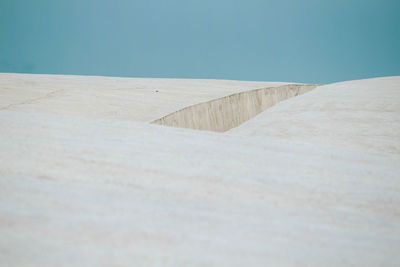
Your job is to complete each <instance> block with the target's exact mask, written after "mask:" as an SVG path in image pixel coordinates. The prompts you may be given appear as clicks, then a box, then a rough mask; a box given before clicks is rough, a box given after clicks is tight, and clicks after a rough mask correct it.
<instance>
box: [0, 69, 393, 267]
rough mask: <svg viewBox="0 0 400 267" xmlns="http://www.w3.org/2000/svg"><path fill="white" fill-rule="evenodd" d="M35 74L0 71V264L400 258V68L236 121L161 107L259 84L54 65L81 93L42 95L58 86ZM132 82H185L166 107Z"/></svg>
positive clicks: (373, 262)
mask: <svg viewBox="0 0 400 267" xmlns="http://www.w3.org/2000/svg"><path fill="white" fill-rule="evenodd" d="M15 77H18V79H16V78H15ZM27 77H28V76H27ZM35 77H36V76H35V75H30V76H29V77H28V78H27V79H28V80H30V81H31V82H32V83H30V82H27V81H26V80H25V78H26V77H23V76H19V75H14V74H1V75H0V84H1V85H0V103H1V106H2V107H3V108H2V109H1V110H0V237H1V238H0V265H2V266H63V265H64V266H71V265H78V266H87V265H103V266H110V265H114V266H149V265H151V266H159V265H166V266H210V265H211V266H321V265H322V266H398V265H399V264H400V254H399V251H400V179H399V177H400V155H399V142H400V139H399V138H400V134H399V131H400V117H399V114H400V109H399V103H400V78H399V77H387V78H379V79H369V80H360V81H350V82H343V83H337V84H331V85H324V86H319V87H317V88H315V89H314V90H312V91H311V92H308V93H305V94H303V95H301V96H297V97H294V98H291V99H288V100H285V101H282V102H280V103H278V104H276V105H275V106H273V107H271V108H269V109H266V110H265V111H264V112H262V113H260V114H259V115H257V116H256V117H254V118H252V119H250V120H249V121H247V122H245V123H244V124H242V125H240V126H238V127H237V128H234V129H231V130H230V131H227V132H224V133H217V132H210V131H197V130H192V129H182V128H172V127H167V126H161V125H156V124H150V123H149V121H151V120H152V119H153V118H157V117H158V116H160V115H161V116H160V117H162V116H165V115H167V114H169V113H170V112H173V111H174V110H173V109H175V111H176V110H179V109H181V108H182V107H185V106H190V105H193V104H195V103H200V102H202V101H209V100H212V99H215V98H218V97H222V96H223V95H230V94H233V93H235V90H240V91H242V90H243V91H245V90H252V89H255V88H257V86H258V84H252V83H248V84H249V87H245V86H242V87H241V88H239V87H240V86H239V87H237V89H234V90H233V89H232V88H228V86H227V87H226V88H227V89H223V88H225V87H224V86H225V85H230V84H231V83H232V84H235V85H234V87H235V86H236V83H237V82H229V81H201V80H197V81H190V80H184V81H179V80H172V81H170V80H158V79H154V80H152V79H137V80H136V79H131V80H129V79H128V80H129V86H128V85H126V84H125V79H120V78H97V77H87V78H85V77H82V76H81V77H63V76H57V79H60V80H62V83H60V84H63V85H62V86H65V87H67V88H75V89H71V94H66V95H65V96H64V97H61V95H62V93H61V95H57V93H55V94H56V95H55V96H58V97H54V98H52V97H50V98H48V99H47V100H46V99H43V102H42V99H41V100H39V101H36V100H35V101H33V102H30V101H32V98H36V97H42V96H46V94H50V95H52V92H54V90H59V89H58V87H57V85H55V84H54V80H53V79H54V77H53V76H52V77H51V78H48V76H37V79H36V78H35ZM44 78H46V79H47V78H48V79H52V81H51V82H49V83H51V85H48V86H47V85H45V84H46V82H45V81H44V80H43V79H44ZM97 79H104V83H102V82H101V81H100V80H99V81H97ZM36 80H37V81H36ZM94 80H96V82H95V81H94ZM22 81H24V82H22ZM72 81H73V82H72ZM69 82H71V84H69ZM135 82H138V83H140V86H139V85H138V88H139V87H140V88H142V87H146V86H148V87H146V88H150V89H149V90H151V91H152V92H154V91H155V90H158V91H160V92H161V91H162V90H163V89H161V88H166V87H167V85H165V84H163V83H164V82H165V83H168V82H171V83H173V84H170V85H168V86H170V87H168V88H171V89H170V90H171V91H170V92H169V94H170V96H169V97H168V98H163V99H161V98H158V100H157V101H161V102H163V101H165V103H164V102H163V107H162V108H160V109H159V110H158V109H157V108H155V107H156V106H157V104H155V103H152V99H153V100H154V99H155V98H153V95H154V94H153V93H143V94H142V98H140V99H136V97H134V95H135V94H136V93H133V92H131V90H134V89H129V88H135V87H134V84H135ZM214 82H215V84H214ZM41 83H43V86H41ZM92 83H93V84H95V85H93V86H92V85H90V84H92ZM147 83H148V84H147ZM181 83H185V84H186V86H185V87H184V86H183V85H182V84H181ZM196 83H200V84H202V83H206V84H208V85H210V86H212V85H213V84H214V86H215V87H214V88H220V89H215V90H217V91H219V92H218V93H215V94H213V93H212V91H213V89H204V91H207V90H210V92H208V93H207V94H206V95H207V96H205V97H203V96H201V97H200V96H199V95H200V93H199V92H194V91H196V90H200V89H199V87H198V85H195V84H196ZM239 83H240V82H239ZM83 84H85V86H83ZM88 84H89V85H88ZM146 84H147V85H146ZM245 84H247V83H246V82H243V84H242V85H245ZM175 85H176V86H177V87H179V88H181V89H179V90H178V89H176V91H175V89H174V88H175V87H174V86H175ZM259 85H261V86H260V88H263V87H268V86H270V84H269V83H261V84H259ZM277 85H282V84H277ZM60 86H61V85H60ZM62 86H61V87H62ZM124 86H126V87H124ZM181 86H182V87H181ZM202 86H203V85H202ZM253 86H254V87H255V88H254V87H253ZM14 87H15V89H14ZM128 87H129V88H128ZM206 87H207V86H205V87H204V88H206ZM43 88H45V89H43ZM46 88H47V89H46ZM62 88H64V87H62ZM85 88H86V89H85ZM96 88H103V89H100V91H96ZM109 88H125V89H124V90H121V96H120V97H119V96H118V93H117V92H113V93H112V94H111V93H109V92H110V91H109ZM183 88H185V89H183ZM235 88H236V87H235ZM68 90H70V89H68ZM68 90H66V91H67V92H68ZM202 90H203V89H202ZM143 91H146V90H143ZM72 92H73V93H72ZM102 92H103V93H104V94H105V95H102ZM106 92H107V93H106ZM174 93H176V94H177V95H178V96H177V99H179V100H177V102H179V104H174V103H172V102H171V103H169V102H168V101H169V100H170V99H173V94H174ZM14 94H15V95H14ZM131 94H132V95H131ZM185 94H187V97H186V100H185V97H184V95H185ZM197 94H199V95H197ZM194 95H197V96H196V97H198V98H196V99H193V98H194V97H193V96H194ZM96 96H98V97H96ZM108 96H109V97H108ZM128 96H131V98H129V97H128ZM128 98H129V100H128ZM151 98H152V99H151ZM67 99H69V100H67ZM99 99H101V100H99ZM26 101H27V103H25V102H26ZM47 101H49V102H47ZM52 101H54V102H52ZM58 101H59V102H58ZM75 101H76V104H74V103H75ZM125 101H126V102H125ZM130 101H132V103H138V104H137V105H136V104H132V105H129V103H130ZM142 101H143V102H144V103H150V104H149V105H153V106H152V107H146V105H144V104H143V105H142V104H140V103H141V102H142ZM154 101H156V100H154ZM171 101H172V100H171ZM13 103H14V105H13ZM15 103H20V104H18V105H15ZM57 103H58V104H57ZM102 103H103V104H104V106H105V107H104V110H109V109H111V107H113V105H114V104H115V103H117V106H118V107H123V108H121V109H120V113H117V114H118V116H114V115H110V114H114V113H107V112H105V111H104V110H103V109H102ZM110 103H111V104H110ZM25 105H26V106H25ZM146 110H147V111H146ZM171 110H172V111H171ZM146 112H149V113H151V115H147V114H146ZM135 114H138V115H135ZM135 116H137V117H135Z"/></svg>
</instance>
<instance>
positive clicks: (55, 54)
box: [0, 0, 400, 83]
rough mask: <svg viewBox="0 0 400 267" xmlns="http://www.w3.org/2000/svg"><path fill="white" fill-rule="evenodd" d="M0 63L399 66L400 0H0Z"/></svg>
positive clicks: (300, 69) (232, 75)
mask: <svg viewBox="0 0 400 267" xmlns="http://www.w3.org/2000/svg"><path fill="white" fill-rule="evenodd" d="M0 72H21V73H56V74H81V75H107V76H127V77H173V78H217V79H236V80H260V81H293V82H310V83H329V82H334V81H341V80H352V79H360V78H368V77H377V76H390V75H400V1H399V0H273V1H270V0H241V1H239V0H141V1H138V0H0Z"/></svg>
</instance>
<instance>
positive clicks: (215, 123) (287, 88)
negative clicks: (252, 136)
mask: <svg viewBox="0 0 400 267" xmlns="http://www.w3.org/2000/svg"><path fill="white" fill-rule="evenodd" d="M316 86H317V85H305V84H288V85H282V86H276V87H268V88H261V89H255V90H249V91H245V92H240V93H236V94H232V95H229V96H225V97H222V98H218V99H214V100H210V101H207V102H203V103H199V104H196V105H193V106H189V107H186V108H184V109H181V110H178V111H175V112H173V113H171V114H168V115H166V116H164V117H162V118H160V119H158V120H155V121H153V123H155V124H160V125H166V126H171V127H180V128H190V129H196V130H208V131H216V132H225V131H227V130H229V129H232V128H234V127H237V126H239V125H240V124H242V123H243V122H245V121H247V120H249V119H251V118H253V117H254V116H256V115H257V114H259V113H260V112H262V111H264V110H266V109H267V108H270V107H272V106H273V105H275V104H277V103H279V102H281V101H283V100H286V99H289V98H291V97H295V96H298V95H300V94H304V93H306V92H308V91H310V90H312V89H314V88H315V87H316Z"/></svg>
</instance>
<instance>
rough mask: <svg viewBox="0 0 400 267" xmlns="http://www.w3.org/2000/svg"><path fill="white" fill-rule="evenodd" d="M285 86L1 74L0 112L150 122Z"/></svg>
mask: <svg viewBox="0 0 400 267" xmlns="http://www.w3.org/2000/svg"><path fill="white" fill-rule="evenodd" d="M284 84H287V83H282V82H246V81H229V80H196V79H145V78H115V77H100V76H67V75H31V74H13V73H11V74H10V73H0V96H1V97H0V110H2V109H7V110H15V111H24V112H41V113H48V114H60V115H75V116H85V117H93V118H106V119H121V120H132V121H144V122H150V121H154V120H156V119H159V118H161V117H163V116H165V115H168V114H169V113H172V112H174V111H177V110H180V109H182V108H185V107H188V106H191V105H195V104H198V103H201V102H206V101H210V100H213V99H216V98H220V97H224V96H228V95H231V94H235V93H239V92H243V91H247V90H252V89H258V88H263V87H272V86H279V85H284Z"/></svg>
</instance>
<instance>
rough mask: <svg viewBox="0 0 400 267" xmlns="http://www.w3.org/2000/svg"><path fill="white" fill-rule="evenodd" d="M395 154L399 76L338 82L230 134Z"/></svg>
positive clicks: (399, 149) (399, 131) (399, 143)
mask: <svg viewBox="0 0 400 267" xmlns="http://www.w3.org/2000/svg"><path fill="white" fill-rule="evenodd" d="M229 134H235V135H241V136H262V137H277V138H282V139H285V140H294V141H299V142H309V143H316V144H331V145H337V146H344V147H362V148H368V149H371V150H376V151H385V152H391V153H396V154H398V153H400V76H396V77H384V78H375V79H366V80H358V81H349V82H341V83H335V84H330V85H324V86H320V87H317V88H316V89H314V90H313V91H311V92H309V93H307V94H306V95H304V96H299V97H297V98H293V99H289V100H287V101H284V102H282V103H280V104H279V105H277V106H274V107H272V108H271V109H268V110H267V111H265V112H263V113H261V114H260V115H258V116H257V117H255V118H253V119H252V120H249V121H247V122H246V123H244V124H242V125H241V126H239V127H237V128H235V129H232V130H231V131H229Z"/></svg>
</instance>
